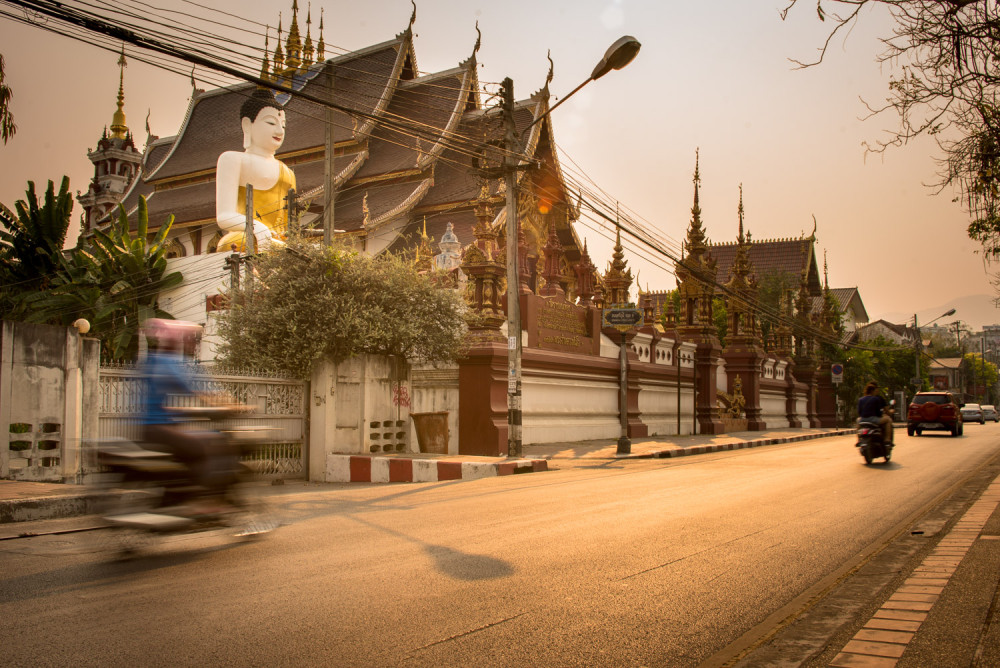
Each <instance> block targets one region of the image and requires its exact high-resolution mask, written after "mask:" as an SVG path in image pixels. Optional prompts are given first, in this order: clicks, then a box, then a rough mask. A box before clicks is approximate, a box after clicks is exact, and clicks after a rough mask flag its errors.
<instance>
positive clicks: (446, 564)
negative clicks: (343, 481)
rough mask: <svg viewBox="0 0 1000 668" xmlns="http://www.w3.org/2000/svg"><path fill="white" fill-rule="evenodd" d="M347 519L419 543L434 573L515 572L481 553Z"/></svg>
mask: <svg viewBox="0 0 1000 668" xmlns="http://www.w3.org/2000/svg"><path fill="white" fill-rule="evenodd" d="M351 519H353V520H354V521H355V522H358V523H359V524H364V525H365V526H366V527H370V528H372V529H375V530H376V531H381V532H383V533H387V534H389V535H391V536H395V537H397V538H402V539H403V540H406V541H409V542H411V543H416V544H417V545H420V546H421V547H422V548H423V549H424V552H426V553H427V555H428V556H429V557H431V558H432V559H433V560H434V567H435V568H436V569H437V570H438V572H440V573H441V574H443V575H447V576H448V577H450V578H453V579H455V580H465V581H469V582H471V581H475V580H495V579H498V578H505V577H509V576H511V575H513V574H514V573H515V569H514V567H513V566H512V565H511V564H510V563H509V562H507V561H504V560H503V559H497V558H496V557H491V556H488V555H485V554H466V553H465V552H462V551H461V550H456V549H455V548H452V547H447V546H446V545H435V544H433V543H428V542H426V541H422V540H420V539H419V538H414V537H413V536H409V535H407V534H405V533H402V532H399V531H396V530H394V529H388V528H386V527H383V526H379V525H378V524H374V523H372V522H369V521H367V520H364V519H362V518H360V517H351Z"/></svg>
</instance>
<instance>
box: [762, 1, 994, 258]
mask: <svg viewBox="0 0 1000 668" xmlns="http://www.w3.org/2000/svg"><path fill="white" fill-rule="evenodd" d="M799 3H800V0H790V2H789V4H788V5H787V7H786V8H785V10H784V11H783V12H782V18H785V17H786V16H787V14H788V12H789V11H790V10H791V9H792V8H793V7H795V6H796V5H797V4H799ZM875 7H883V8H887V9H888V11H889V12H890V14H891V16H892V18H893V20H894V27H893V30H892V34H891V35H887V36H885V37H884V38H883V39H882V42H883V44H884V47H885V48H884V51H883V52H882V53H881V54H880V56H879V57H878V60H879V62H881V63H887V64H895V63H903V66H902V69H901V74H899V75H898V76H894V77H892V78H891V79H890V81H889V97H888V98H887V100H886V102H885V103H884V104H879V105H876V106H874V107H872V106H869V109H870V111H871V112H872V114H873V115H877V114H880V113H882V112H885V111H894V112H896V113H897V114H898V116H899V119H900V126H899V129H898V130H897V131H896V132H895V133H894V134H892V135H891V136H890V137H889V138H888V139H886V140H883V141H879V142H876V143H875V144H872V145H869V149H870V150H875V151H882V150H885V149H886V148H888V147H890V146H901V145H904V144H906V143H907V142H908V141H910V140H911V139H914V138H915V137H918V136H920V135H929V136H933V137H934V139H935V140H936V142H937V144H938V148H939V150H940V152H941V155H940V156H939V158H938V162H939V164H940V166H941V171H940V174H939V176H940V178H939V181H938V183H937V184H936V185H937V187H938V188H944V187H945V186H948V185H953V186H956V187H957V188H958V190H959V192H960V193H961V196H962V197H961V200H962V202H963V204H964V205H965V207H966V208H967V210H968V212H969V214H970V217H971V218H972V222H971V223H970V224H969V228H968V234H969V236H970V237H971V238H972V239H974V240H975V241H978V242H979V243H980V244H981V245H982V247H983V253H984V255H985V257H986V258H987V259H988V260H997V259H1000V107H998V103H997V94H998V93H1000V88H998V85H1000V39H998V35H1000V33H998V29H997V6H996V2H995V0H817V2H816V11H817V15H818V18H819V20H820V21H827V20H828V19H829V20H830V22H831V23H830V25H831V26H832V27H831V29H830V32H829V33H828V36H827V39H826V42H825V43H824V44H823V46H822V48H821V49H820V55H819V57H818V58H817V59H816V60H815V61H812V62H800V61H795V62H797V63H798V64H799V65H800V66H802V67H810V66H813V65H816V64H819V63H820V62H822V60H823V57H824V56H825V55H826V51H827V48H828V47H829V46H830V43H831V41H832V40H833V38H834V37H835V36H836V35H837V34H840V33H845V34H846V32H847V31H848V30H849V29H850V28H851V27H852V26H853V25H854V24H855V23H856V22H857V21H858V19H859V17H860V16H861V14H862V12H863V10H865V9H867V8H875Z"/></svg>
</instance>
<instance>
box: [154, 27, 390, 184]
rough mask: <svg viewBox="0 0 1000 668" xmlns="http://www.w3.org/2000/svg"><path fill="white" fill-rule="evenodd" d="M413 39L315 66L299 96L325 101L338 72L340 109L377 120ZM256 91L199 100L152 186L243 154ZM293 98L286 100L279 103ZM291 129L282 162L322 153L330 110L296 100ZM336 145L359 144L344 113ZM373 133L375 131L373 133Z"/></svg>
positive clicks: (300, 81)
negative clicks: (329, 79)
mask: <svg viewBox="0 0 1000 668" xmlns="http://www.w3.org/2000/svg"><path fill="white" fill-rule="evenodd" d="M409 39H410V38H409V35H408V33H402V34H401V35H400V36H398V37H397V38H396V39H394V40H391V41H389V42H385V43H383V44H379V45H376V46H373V47H369V48H367V49H364V50H362V51H355V52H352V53H349V54H346V55H344V56H341V57H339V58H334V59H331V60H328V61H326V62H324V63H319V64H317V65H314V66H313V67H312V69H311V70H310V71H309V74H310V75H311V76H308V77H297V78H296V81H295V84H296V87H297V90H300V91H302V92H303V93H307V94H309V95H313V96H315V97H324V96H326V95H328V94H329V91H328V90H327V86H326V80H325V79H326V75H325V74H324V72H323V69H324V68H325V67H326V66H328V65H330V66H332V67H333V68H334V76H335V79H334V93H333V95H334V97H335V99H336V101H337V104H339V105H341V106H343V107H348V108H350V109H353V110H355V111H358V112H361V113H363V114H376V113H378V111H379V109H380V107H384V106H385V105H386V104H387V103H388V101H389V100H390V99H391V97H392V94H391V93H392V91H391V90H390V88H391V87H394V86H395V85H396V82H397V79H396V78H394V76H393V75H394V74H396V76H397V77H398V73H399V72H401V71H402V70H403V62H404V61H405V56H406V54H408V53H409V49H410V44H409ZM254 90H256V86H255V85H254V84H237V85H235V86H229V87H226V88H219V89H216V90H212V91H208V92H205V93H202V94H200V95H198V96H196V97H195V98H194V100H192V103H191V107H190V108H189V109H188V113H187V117H186V118H185V121H184V125H183V127H182V128H181V131H180V132H179V133H178V138H177V141H176V143H175V145H174V147H173V148H172V150H171V152H170V155H169V157H168V158H167V159H166V160H165V161H164V162H163V164H161V165H160V167H159V168H158V169H157V170H155V171H154V172H153V173H152V174H150V175H149V177H147V178H149V179H150V180H153V181H163V180H166V179H173V178H177V177H182V176H189V175H191V174H194V173H199V172H204V171H210V170H214V169H215V163H216V161H217V160H218V157H219V155H220V154H222V153H223V152H224V151H239V150H241V149H242V146H243V132H242V130H241V128H240V123H239V120H240V119H239V116H240V107H241V106H242V104H243V102H244V101H245V100H246V98H247V97H248V96H250V95H251V94H252V93H253V91H254ZM284 98H287V95H280V96H279V97H278V100H279V102H281V101H282V100H283V99H284ZM284 109H285V116H286V120H287V123H288V126H287V132H286V135H285V136H286V141H285V144H284V145H283V146H282V147H281V150H280V151H279V153H278V154H277V157H278V158H283V157H284V156H286V155H288V154H291V153H295V152H297V151H301V150H304V149H309V148H320V147H322V146H324V144H325V141H326V134H325V110H324V109H323V108H320V107H319V106H318V105H316V104H315V103H313V102H310V101H308V100H303V99H302V98H299V97H292V98H291V100H290V101H288V102H287V103H285V105H284ZM333 113H334V121H333V127H334V142H335V143H340V142H346V141H351V140H353V139H354V131H355V129H364V128H365V124H363V123H361V124H358V125H356V124H355V123H354V122H353V120H352V119H351V117H350V116H348V115H347V114H346V113H344V112H340V111H334V112H333ZM369 130H370V128H369Z"/></svg>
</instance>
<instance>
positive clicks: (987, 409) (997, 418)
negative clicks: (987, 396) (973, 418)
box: [983, 404, 1000, 422]
mask: <svg viewBox="0 0 1000 668" xmlns="http://www.w3.org/2000/svg"><path fill="white" fill-rule="evenodd" d="M983 419H984V420H993V421H994V422H1000V413H998V412H997V409H996V406H992V405H990V404H983Z"/></svg>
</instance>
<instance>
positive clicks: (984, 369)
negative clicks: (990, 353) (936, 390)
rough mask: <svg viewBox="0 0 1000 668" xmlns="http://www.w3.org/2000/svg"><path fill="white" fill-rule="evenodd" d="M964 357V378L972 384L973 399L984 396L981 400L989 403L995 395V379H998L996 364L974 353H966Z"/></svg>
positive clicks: (999, 378)
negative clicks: (965, 369)
mask: <svg viewBox="0 0 1000 668" xmlns="http://www.w3.org/2000/svg"><path fill="white" fill-rule="evenodd" d="M964 357H965V359H964V360H963V362H964V364H965V366H966V368H967V371H966V372H965V373H966V378H968V380H969V382H970V383H971V384H972V386H973V387H972V396H973V401H978V399H979V398H980V397H985V398H984V399H983V402H984V403H990V401H992V400H993V398H994V397H995V396H996V385H997V380H1000V375H998V374H997V367H996V365H994V364H993V363H991V362H987V361H986V360H984V359H983V358H982V357H981V356H979V355H978V354H976V353H968V354H966V355H965V356H964Z"/></svg>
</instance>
